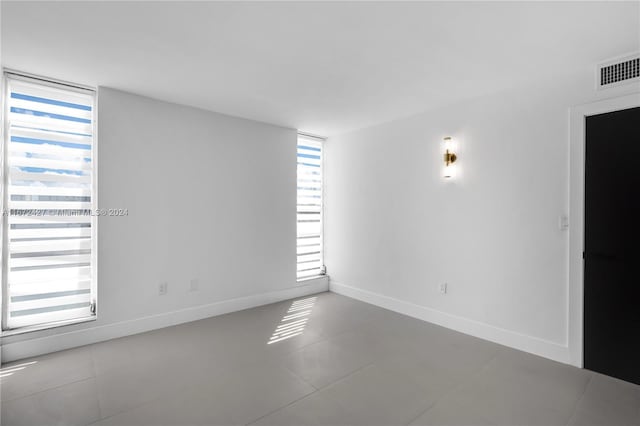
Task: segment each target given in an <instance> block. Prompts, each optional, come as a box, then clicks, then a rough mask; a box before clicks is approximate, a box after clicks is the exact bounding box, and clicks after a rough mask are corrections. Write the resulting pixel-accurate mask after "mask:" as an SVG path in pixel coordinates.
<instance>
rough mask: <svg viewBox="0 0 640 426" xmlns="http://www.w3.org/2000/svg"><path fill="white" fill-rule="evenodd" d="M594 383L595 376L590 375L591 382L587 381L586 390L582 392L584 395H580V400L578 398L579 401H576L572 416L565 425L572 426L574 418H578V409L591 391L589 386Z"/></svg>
mask: <svg viewBox="0 0 640 426" xmlns="http://www.w3.org/2000/svg"><path fill="white" fill-rule="evenodd" d="M592 381H593V374H590V375H589V381H587V384H586V385H585V387H584V389H583V390H582V393H581V394H580V398H578V400H577V401H576V405H575V406H574V407H573V410H572V411H571V415H570V416H569V418H568V419H567V422H566V423H565V425H568V424H570V423H571V420H573V418H574V417H575V416H576V414H578V407H580V402H581V401H582V399H583V398H584V396H585V394H586V393H587V389H589V386H590V385H591V382H592Z"/></svg>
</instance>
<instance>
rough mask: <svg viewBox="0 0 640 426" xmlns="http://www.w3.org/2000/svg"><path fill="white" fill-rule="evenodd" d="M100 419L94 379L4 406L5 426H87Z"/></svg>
mask: <svg viewBox="0 0 640 426" xmlns="http://www.w3.org/2000/svg"><path fill="white" fill-rule="evenodd" d="M98 419H100V408H99V404H98V397H97V392H96V383H95V379H93V378H92V379H87V380H83V381H79V382H75V383H70V384H67V385H63V386H60V387H57V388H53V389H49V390H46V391H43V392H39V393H36V394H33V395H30V396H26V397H24V398H19V399H14V400H11V401H5V402H3V403H2V425H3V426H23V425H24V426H27V425H28V426H54V425H88V424H90V423H93V422H95V421H96V420H98Z"/></svg>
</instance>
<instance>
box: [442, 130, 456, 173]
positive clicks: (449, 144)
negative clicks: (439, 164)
mask: <svg viewBox="0 0 640 426" xmlns="http://www.w3.org/2000/svg"><path fill="white" fill-rule="evenodd" d="M457 159H458V156H457V155H456V154H455V153H454V152H453V139H451V138H450V137H446V138H444V177H446V178H450V177H453V176H454V174H455V166H454V163H455V162H456V160H457Z"/></svg>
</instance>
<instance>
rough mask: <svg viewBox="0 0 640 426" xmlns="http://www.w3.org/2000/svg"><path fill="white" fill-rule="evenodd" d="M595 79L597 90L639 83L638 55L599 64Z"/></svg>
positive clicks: (639, 65)
mask: <svg viewBox="0 0 640 426" xmlns="http://www.w3.org/2000/svg"><path fill="white" fill-rule="evenodd" d="M596 78H597V86H598V89H605V88H609V87H613V86H618V85H620V84H625V83H631V82H633V81H640V54H635V55H631V56H626V57H623V58H617V59H615V60H611V61H607V62H603V63H601V64H599V65H598V68H597V75H596Z"/></svg>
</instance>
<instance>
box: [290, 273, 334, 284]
mask: <svg viewBox="0 0 640 426" xmlns="http://www.w3.org/2000/svg"><path fill="white" fill-rule="evenodd" d="M321 278H329V275H327V274H324V275H313V276H311V277H304V278H300V279H297V280H296V282H297V283H298V284H300V283H304V282H305V281H311V280H318V279H321Z"/></svg>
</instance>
